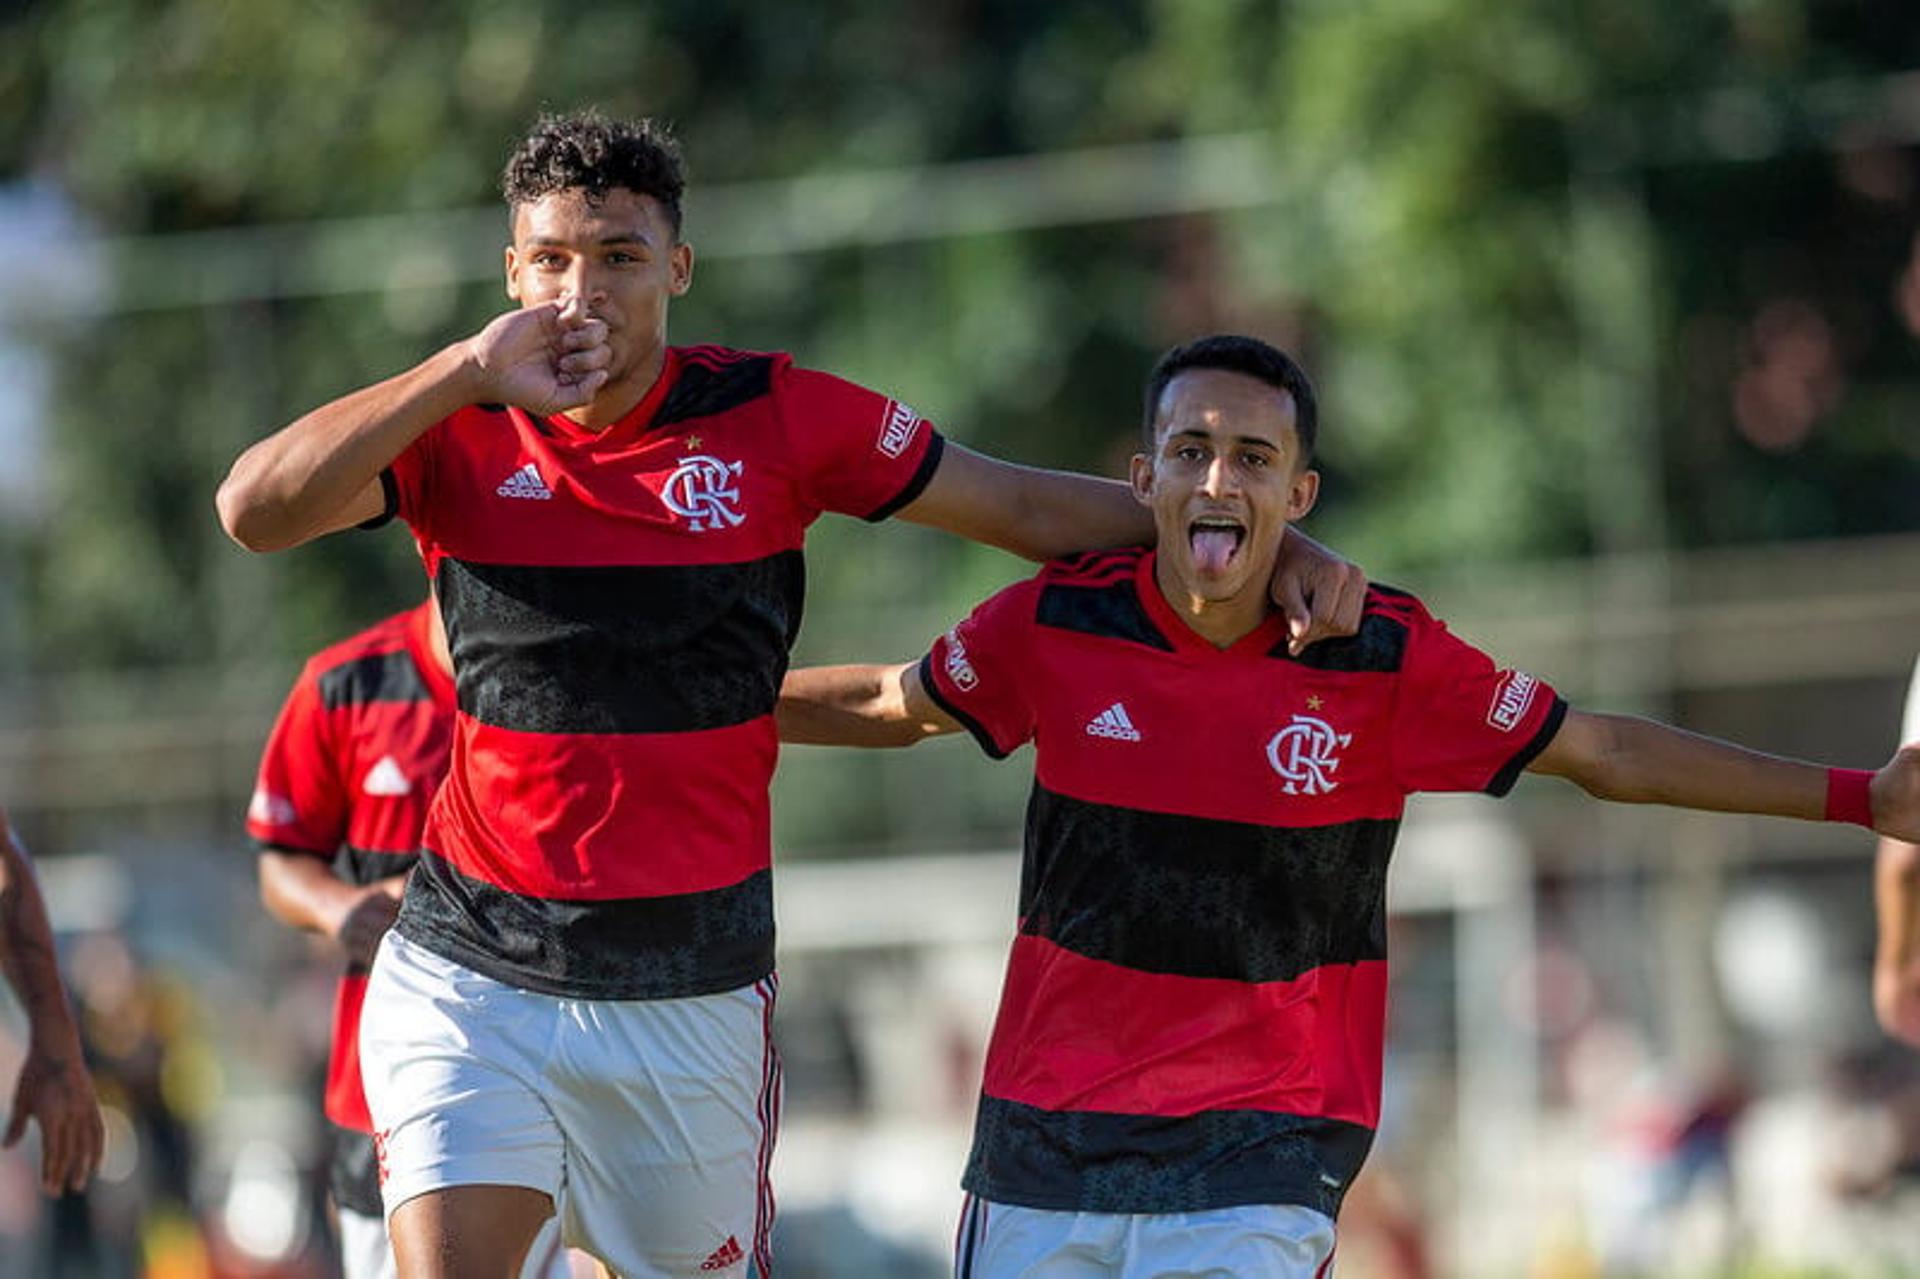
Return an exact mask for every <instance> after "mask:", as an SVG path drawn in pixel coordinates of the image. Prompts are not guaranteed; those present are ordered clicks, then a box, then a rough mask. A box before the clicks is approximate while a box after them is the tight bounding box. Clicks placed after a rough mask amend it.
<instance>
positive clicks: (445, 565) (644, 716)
mask: <svg viewBox="0 0 1920 1279" xmlns="http://www.w3.org/2000/svg"><path fill="white" fill-rule="evenodd" d="M805 589H806V567H805V563H804V561H803V559H802V557H801V554H800V552H798V551H781V552H777V553H775V554H773V555H769V556H765V557H764V558H761V559H756V560H750V561H747V562H745V563H738V564H674V565H617V566H589V567H579V566H559V567H556V566H544V565H540V566H533V565H520V564H476V563H470V562H467V561H464V560H458V559H454V558H452V557H448V558H445V559H442V560H441V561H440V565H439V571H438V573H437V575H436V577H435V591H436V593H437V595H438V597H439V599H440V606H441V610H442V615H443V616H444V617H445V619H446V623H447V637H448V642H449V644H450V646H451V648H452V651H453V660H454V669H455V670H456V671H457V672H458V673H459V674H458V687H459V703H460V709H461V711H462V712H464V713H465V714H467V715H469V716H472V717H473V718H474V719H476V720H478V721H480V722H481V723H483V724H487V725H490V726H492V727H495V728H504V729H512V730H515V731H519V732H530V733H680V732H698V731H701V730H704V729H713V728H725V727H728V726H730V725H735V724H741V723H745V722H746V721H748V720H751V719H755V718H757V717H759V716H762V715H766V714H769V713H770V712H771V711H772V710H773V706H774V702H775V700H776V698H777V697H778V696H779V692H780V680H781V678H782V677H783V676H784V675H785V673H786V668H787V651H788V649H789V647H790V646H791V645H792V643H793V639H794V637H795V636H796V635H797V634H798V633H799V629H800V611H801V604H802V598H803V596H804V593H805Z"/></svg>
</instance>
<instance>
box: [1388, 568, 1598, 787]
mask: <svg viewBox="0 0 1920 1279" xmlns="http://www.w3.org/2000/svg"><path fill="white" fill-rule="evenodd" d="M1409 604H1410V608H1409V610H1408V614H1407V621H1408V635H1407V650H1406V657H1405V660H1404V664H1403V665H1402V667H1401V673H1400V681H1399V687H1398V690H1397V691H1396V693H1395V698H1394V715H1393V739H1392V740H1393V761H1394V772H1395V776H1396V777H1397V778H1398V780H1399V782H1400V784H1401V786H1402V787H1403V788H1404V789H1406V790H1408V791H1485V792H1486V793H1487V794H1490V795H1504V794H1506V793H1507V792H1508V791H1510V790H1512V789H1513V784H1514V782H1516V781H1518V780H1519V777H1520V774H1521V773H1522V772H1523V771H1524V770H1525V769H1526V767H1527V765H1528V764H1530V763H1532V762H1533V760H1534V757H1535V756H1537V755H1538V754H1539V753H1540V752H1541V751H1543V750H1545V749H1546V748H1547V743H1549V742H1551V741H1552V740H1553V735H1554V734H1555V733H1557V732H1558V731H1559V730H1560V721H1561V720H1563V719H1564V718H1566V713H1567V704H1566V703H1565V702H1564V701H1562V700H1561V698H1560V696H1559V694H1557V693H1555V692H1554V691H1553V689H1552V688H1550V687H1548V686H1547V684H1546V683H1544V682H1543V681H1541V680H1539V679H1536V678H1535V677H1534V676H1532V675H1529V674H1527V673H1526V672H1525V671H1517V670H1507V669H1502V668H1501V667H1500V666H1498V665H1497V664H1496V663H1495V662H1494V660H1493V659H1492V658H1491V657H1488V656H1487V655H1486V654H1485V653H1483V652H1481V651H1480V650H1479V649H1477V648H1475V647H1474V646H1473V645H1471V644H1469V643H1467V642H1466V641H1465V640H1463V639H1460V638H1459V637H1458V636H1456V635H1454V634H1453V632H1451V631H1449V630H1448V629H1447V627H1446V624H1445V623H1444V622H1441V621H1439V620H1438V619H1436V618H1434V617H1433V616H1432V615H1431V614H1429V613H1427V611H1426V610H1425V609H1423V608H1421V607H1420V606H1419V605H1418V604H1417V603H1412V602H1411V601H1409Z"/></svg>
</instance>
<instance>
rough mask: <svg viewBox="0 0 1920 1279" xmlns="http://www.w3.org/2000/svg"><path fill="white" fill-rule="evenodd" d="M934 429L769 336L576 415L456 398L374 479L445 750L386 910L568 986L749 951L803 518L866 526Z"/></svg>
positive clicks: (534, 980)
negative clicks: (435, 693) (402, 885)
mask: <svg viewBox="0 0 1920 1279" xmlns="http://www.w3.org/2000/svg"><path fill="white" fill-rule="evenodd" d="M940 451H941V440H940V436H939V435H938V434H937V433H936V432H935V431H934V430H933V428H932V427H931V426H930V425H929V424H928V423H927V422H925V421H924V420H923V419H922V418H920V417H919V415H917V414H916V413H914V412H913V410H912V409H909V408H907V407H906V406H905V405H903V404H900V403H898V402H897V401H894V400H890V399H888V398H886V397H885V396H882V395H877V394H875V393H874V392H872V391H869V390H866V389H864V388H862V387H859V386H856V385H854V384H853V383H851V382H846V381H843V380H841V379H839V378H836V377H832V376H830V375H828V374H825V373H819V372H814V371H812V370H808V369H799V368H795V367H794V366H793V362H792V360H791V358H790V357H788V356H787V355H784V354H760V353H754V352H748V351H735V350H728V349H725V348H721V347H711V346H700V347H685V348H681V347H675V348H671V349H669V351H668V352H667V359H666V366H665V368H664V370H663V371H662V373H661V376H660V379H659V381H658V382H656V383H655V385H654V387H653V388H652V390H650V391H649V392H648V393H647V396H646V398H645V399H644V400H642V401H641V402H640V404H639V405H637V406H636V407H635V408H634V409H633V410H632V411H631V412H629V413H628V414H627V415H626V416H625V417H623V418H622V419H621V420H620V421H618V422H615V423H613V424H612V425H611V426H608V427H607V428H606V429H605V430H602V431H589V430H586V429H584V428H582V427H580V426H578V425H577V424H575V423H574V422H573V421H571V420H570V419H568V418H567V417H565V416H564V415H556V416H553V417H549V418H541V417H536V416H533V415H530V414H528V413H526V412H524V411H522V410H520V409H513V408H503V407H499V406H491V407H490V406H474V407H469V408H466V409H462V410H461V411H460V412H458V413H455V414H454V415H453V416H451V417H449V418H447V419H445V420H443V421H441V422H439V423H437V424H436V425H434V426H433V427H431V428H429V429H428V430H427V431H426V432H425V433H424V434H422V435H421V436H420V438H419V439H418V440H416V441H415V442H414V443H413V444H412V445H411V446H409V447H408V449H407V450H406V451H405V452H404V453H402V454H401V455H400V457H399V458H397V459H396V460H395V461H394V463H393V465H392V467H391V468H389V470H388V471H387V473H386V475H385V477H384V478H385V480H386V485H387V492H388V497H389V503H388V508H389V513H394V512H397V513H398V514H399V515H400V516H401V517H402V518H403V519H405V520H406V522H407V523H408V524H409V525H410V526H411V527H412V529H413V533H414V537H415V539H416V540H417V541H418V543H419V546H420V554H421V557H422V559H423V560H424V561H425V563H426V567H427V573H428V575H429V576H430V577H431V578H432V579H433V583H434V591H435V594H436V596H437V597H438V598H439V600H440V607H441V615H442V617H443V618H444V620H445V622H446V626H447V636H448V641H449V644H450V646H451V649H452V652H453V666H454V672H455V682H456V685H457V688H458V704H459V713H458V718H457V722H456V726H455V733H454V746H453V764H452V768H451V771H450V773H449V776H448V781H447V784H446V786H445V787H444V788H443V789H442V791H441V794H440V797H439V799H438V800H437V801H436V803H435V804H434V807H433V811H432V814H431V815H430V817H429V819H428V826H427V833H426V838H425V846H426V847H425V851H424V852H423V854H422V858H421V863H420V868H419V870H418V872H417V873H416V874H415V875H414V876H413V878H412V880H411V881H409V885H408V891H407V896H406V900H405V902H404V904H403V906H402V908H401V912H400V919H399V922H398V924H397V925H396V926H397V927H398V928H399V929H400V931H401V933H402V934H403V935H404V936H406V937H407V938H408V939H410V940H412V941H415V942H417V943H419V944H420V945H422V946H425V947H427V948H429V949H430V950H433V951H436V952H438V953H439V954H442V955H445V956H446V957H447V958H449V959H453V960H455V961H457V962H459V963H462V964H465V965H467V966H468V967H470V968H473V969H475V970H476V971H478V972H481V973H484V974H486V975H487V976H490V977H493V978H495V979H497V980H499V981H504V982H508V983H510V984H513V985H517V986H523V987H526V988H529V989H533V990H539V991H544V992H547V993H549V994H556V995H566V996H574V997H581V998H593V999H672V998H682V997H687V996H693V995H702V994H711V993H714V992H717V991H723V990H732V989H737V988H739V987H742V986H746V985H749V984H750V983H752V982H754V981H757V980H759V979H760V978H762V977H764V976H766V975H767V973H768V972H770V971H771V970H772V967H773V896H772V886H771V881H770V877H769V867H770V865H771V860H772V859H771V853H772V848H771V827H770V822H769V816H768V800H767V787H768V784H769V782H770V781H771V780H772V775H773V765H774V755H775V751H776V747H777V739H776V736H775V732H774V721H773V708H774V702H775V700H776V698H777V697H778V695H779V690H780V681H781V678H782V677H783V676H784V675H785V674H786V669H787V651H788V649H789V647H790V646H791V645H792V643H793V640H794V637H795V635H796V634H797V633H798V630H799V627H800V608H801V599H802V594H803V590H804V585H805V570H804V565H803V561H802V557H801V545H802V541H803V538H804V535H805V532H806V529H807V526H808V525H810V524H812V523H813V521H814V520H815V519H816V518H817V517H818V516H819V515H820V514H821V513H822V512H823V511H839V512H843V513H846V514H850V515H857V516H861V517H863V518H865V519H869V520H880V519H884V518H886V517H887V516H888V515H890V514H892V513H893V512H894V511H896V510H898V509H899V508H900V507H902V506H905V505H906V504H907V503H909V502H911V501H912V500H913V499H914V498H915V497H917V496H918V495H919V493H920V492H921V490H922V489H923V488H924V487H925V486H926V484H927V482H928V481H929V480H930V479H931V478H932V476H933V472H934V469H935V468H936V467H937V466H938V464H939V458H940Z"/></svg>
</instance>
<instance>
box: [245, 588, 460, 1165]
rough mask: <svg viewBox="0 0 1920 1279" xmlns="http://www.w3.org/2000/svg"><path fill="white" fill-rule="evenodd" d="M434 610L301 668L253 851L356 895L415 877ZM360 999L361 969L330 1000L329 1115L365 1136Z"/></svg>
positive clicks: (431, 774) (350, 972)
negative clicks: (318, 871)
mask: <svg viewBox="0 0 1920 1279" xmlns="http://www.w3.org/2000/svg"><path fill="white" fill-rule="evenodd" d="M431 607H432V605H431V604H423V605H421V606H420V607H418V608H414V609H409V610H408V611H407V612H405V613H401V614H399V615H397V616H394V617H390V618H388V619H386V620H385V621H383V622H380V623H378V624H376V625H374V626H370V627H368V628H367V629H366V630H364V631H361V632H360V633H359V634H358V635H354V636H352V637H351V638H349V639H345V640H342V641H341V642H340V643H338V644H334V645H332V646H331V647H328V648H325V649H322V650H321V651H320V652H318V653H316V654H315V655H314V656H313V657H311V658H309V659H308V661H307V664H306V665H305V666H304V667H303V668H302V669H301V671H300V677H299V679H297V680H296V681H295V682H294V685H293V689H292V691H291V692H289V693H288V694H287V700H286V702H285V703H284V704H283V705H282V706H281V708H280V718H279V719H278V720H276V721H275V722H274V725H273V732H272V734H271V735H270V736H269V737H268V738H267V746H266V750H265V752H264V753H263V754H262V756H261V759H260V774H259V780H258V781H257V783H256V784H255V786H254V791H253V801H252V802H251V803H250V804H249V805H248V806H247V834H248V835H250V836H252V838H253V841H254V843H255V844H256V845H257V846H258V847H259V849H260V850H261V851H262V852H272V853H300V854H305V855H307V856H312V857H319V858H322V859H325V860H326V861H328V862H329V863H330V864H331V865H332V867H333V873H334V874H335V875H336V876H338V877H339V878H340V879H342V880H345V881H346V882H347V883H349V884H356V885H365V884H371V883H374V882H375V881H377V880H382V879H386V878H387V877H389V876H391V875H399V874H403V873H404V872H406V871H407V870H409V869H411V868H412V866H413V864H414V859H415V857H416V856H417V854H418V852H419V849H420V832H421V830H422V828H423V827H424V826H425V825H426V820H427V806H428V803H429V801H431V800H432V798H433V794H434V792H435V791H436V790H438V789H439V787H440V781H441V779H442V778H443V777H445V776H446V772H447V755H448V752H449V750H450V749H451V747H452V744H453V681H452V679H451V678H450V677H449V676H448V675H447V673H446V672H445V671H444V670H442V669H441V668H440V664H439V662H437V661H435V660H434V656H433V648H432V640H431V638H430V633H429V628H430V627H431V626H432V621H431V619H430V618H429V617H428V614H427V610H428V609H429V608H431ZM366 990H367V970H366V968H365V967H363V966H362V965H359V964H353V965H351V966H349V967H348V969H347V971H346V973H345V975H343V976H342V977H341V979H340V987H339V990H338V991H337V992H336V993H335V996H334V1011H333V1051H332V1053H331V1054H330V1056H329V1057H328V1059H327V1091H326V1113H327V1118H329V1119H331V1120H332V1121H333V1122H334V1123H336V1124H339V1125H340V1126H341V1127H343V1128H351V1129H353V1130H355V1131H356V1132H367V1133H370V1132H372V1131H373V1120H372V1117H371V1116H369V1115H368V1113H367V1098H366V1094H365V1093H364V1092H363V1091H362V1090H361V1087H360V1008H361V1004H362V1002H363V1001H364V999H365V998H366Z"/></svg>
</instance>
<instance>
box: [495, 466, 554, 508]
mask: <svg viewBox="0 0 1920 1279" xmlns="http://www.w3.org/2000/svg"><path fill="white" fill-rule="evenodd" d="M494 492H496V493H498V494H499V495H500V496H501V497H530V498H532V499H534V500H535V501H538V502H544V501H546V500H547V499H548V498H550V497H552V496H553V490H552V489H550V488H548V487H547V484H546V481H545V480H542V479H541V478H540V472H539V471H537V470H535V469H534V465H533V463H531V462H529V463H527V464H526V465H525V466H523V467H521V468H520V469H519V470H517V471H515V472H514V473H513V474H512V475H509V476H508V477H507V478H506V480H505V482H504V483H502V484H501V485H500V487H499V488H497V489H495V490H494Z"/></svg>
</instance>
